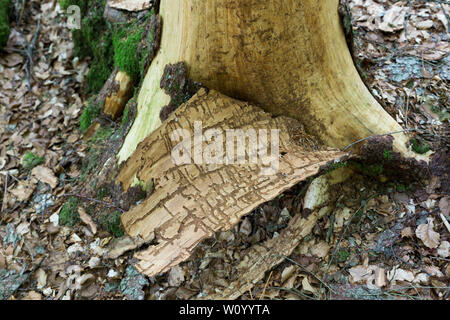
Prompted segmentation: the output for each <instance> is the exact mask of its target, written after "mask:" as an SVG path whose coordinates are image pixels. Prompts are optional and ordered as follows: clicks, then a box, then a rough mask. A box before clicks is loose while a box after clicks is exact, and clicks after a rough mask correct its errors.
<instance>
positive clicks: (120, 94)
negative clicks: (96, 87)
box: [103, 71, 133, 120]
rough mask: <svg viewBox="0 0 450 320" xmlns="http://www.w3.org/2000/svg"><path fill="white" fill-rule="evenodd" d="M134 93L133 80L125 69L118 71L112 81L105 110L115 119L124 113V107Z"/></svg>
mask: <svg viewBox="0 0 450 320" xmlns="http://www.w3.org/2000/svg"><path fill="white" fill-rule="evenodd" d="M132 95H133V81H132V80H131V78H130V77H129V76H128V75H127V74H126V73H125V72H123V71H118V72H117V73H116V75H115V77H114V81H113V82H112V87H111V88H110V92H109V96H108V97H106V99H105V105H104V107H103V112H104V113H105V114H107V115H109V116H110V117H111V118H112V119H113V120H115V119H117V117H119V116H120V115H122V112H123V109H124V108H125V105H126V104H127V102H128V100H130V98H131V96H132Z"/></svg>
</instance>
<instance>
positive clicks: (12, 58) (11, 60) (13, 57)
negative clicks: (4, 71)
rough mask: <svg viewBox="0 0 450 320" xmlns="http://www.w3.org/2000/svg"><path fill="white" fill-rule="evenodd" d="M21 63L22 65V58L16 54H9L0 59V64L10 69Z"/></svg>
mask: <svg viewBox="0 0 450 320" xmlns="http://www.w3.org/2000/svg"><path fill="white" fill-rule="evenodd" d="M21 63H23V57H22V56H21V55H20V54H18V53H10V54H7V55H6V56H5V57H2V58H0V64H2V65H4V66H6V67H10V68H11V67H14V66H17V65H18V64H21Z"/></svg>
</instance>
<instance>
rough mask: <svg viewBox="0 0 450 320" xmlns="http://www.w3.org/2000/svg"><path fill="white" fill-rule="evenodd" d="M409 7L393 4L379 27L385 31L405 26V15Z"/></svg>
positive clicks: (396, 29) (393, 30) (392, 30)
mask: <svg viewBox="0 0 450 320" xmlns="http://www.w3.org/2000/svg"><path fill="white" fill-rule="evenodd" d="M407 12H408V8H406V7H399V6H396V5H394V6H392V7H391V8H390V9H389V10H388V11H386V13H385V14H384V16H383V22H382V23H380V25H379V26H378V29H380V30H381V31H384V32H395V31H399V30H402V29H403V28H404V27H405V16H406V13H407Z"/></svg>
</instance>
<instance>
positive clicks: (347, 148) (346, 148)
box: [342, 129, 416, 152]
mask: <svg viewBox="0 0 450 320" xmlns="http://www.w3.org/2000/svg"><path fill="white" fill-rule="evenodd" d="M410 131H416V129H405V130H400V131H394V132H388V133H384V134H375V135H373V136H370V137H367V138H363V139H360V140H358V141H355V142H353V143H351V144H349V145H348V146H347V147H345V148H344V149H343V150H342V151H344V152H345V151H347V150H349V149H350V148H351V147H353V146H354V145H356V144H358V143H360V142H363V141H366V140H369V139H370V138H374V137H385V136H390V135H391V134H397V133H404V132H410Z"/></svg>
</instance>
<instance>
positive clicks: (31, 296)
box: [22, 291, 42, 300]
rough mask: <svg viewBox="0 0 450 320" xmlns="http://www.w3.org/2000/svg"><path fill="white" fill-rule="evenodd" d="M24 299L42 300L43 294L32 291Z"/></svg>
mask: <svg viewBox="0 0 450 320" xmlns="http://www.w3.org/2000/svg"><path fill="white" fill-rule="evenodd" d="M22 300H42V295H41V294H40V293H39V292H36V291H30V292H28V293H27V295H26V296H25V297H23V299H22Z"/></svg>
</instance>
